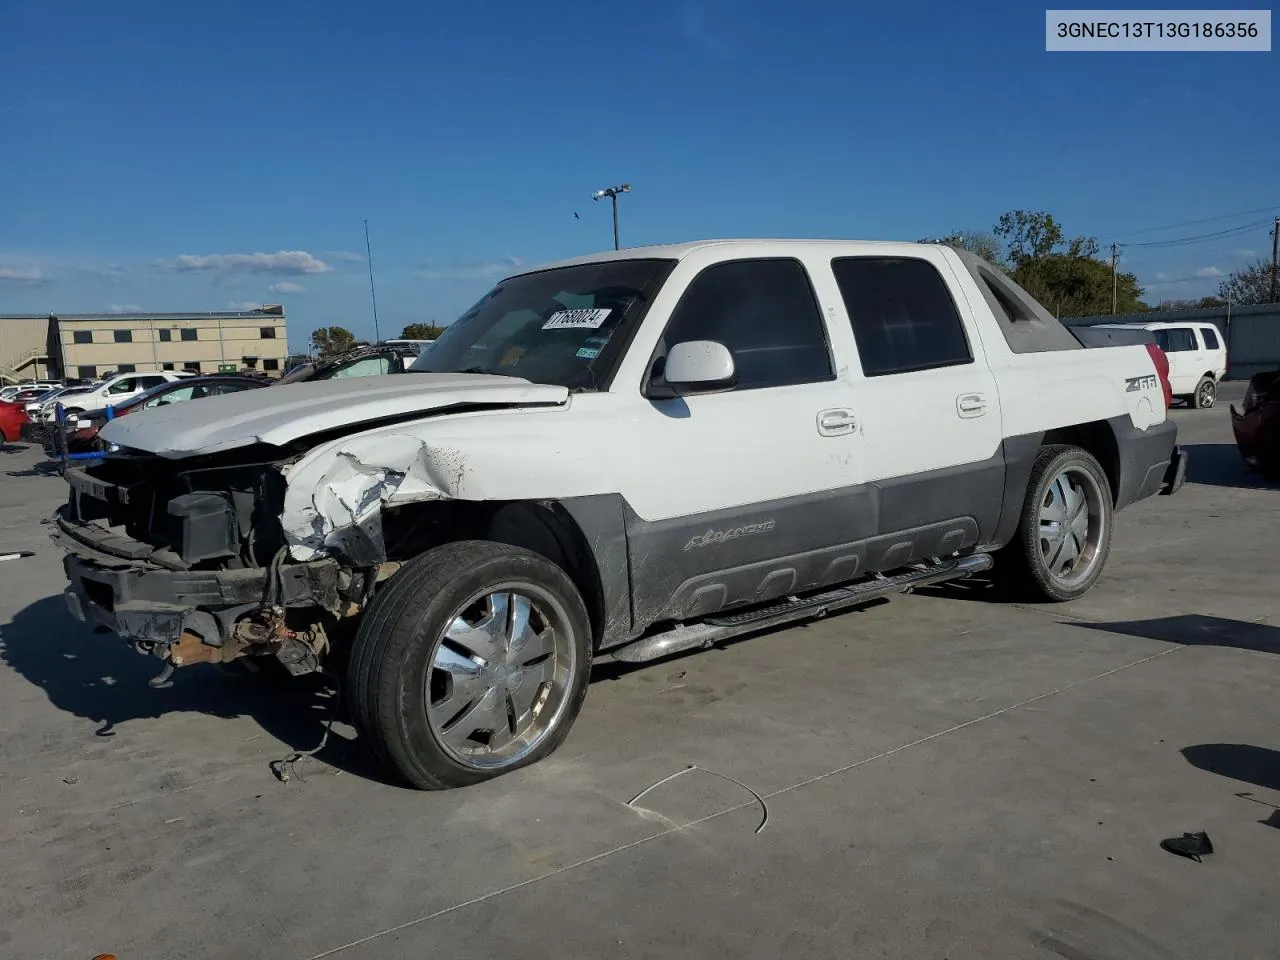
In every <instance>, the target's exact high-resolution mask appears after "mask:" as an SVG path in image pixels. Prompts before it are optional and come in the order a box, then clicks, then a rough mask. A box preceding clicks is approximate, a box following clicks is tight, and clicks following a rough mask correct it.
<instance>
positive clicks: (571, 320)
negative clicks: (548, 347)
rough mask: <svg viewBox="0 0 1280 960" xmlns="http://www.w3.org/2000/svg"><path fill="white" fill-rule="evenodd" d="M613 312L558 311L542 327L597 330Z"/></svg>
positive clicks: (606, 310)
mask: <svg viewBox="0 0 1280 960" xmlns="http://www.w3.org/2000/svg"><path fill="white" fill-rule="evenodd" d="M612 312H613V311H611V310H610V309H608V308H607V307H606V308H605V309H603V310H557V311H556V312H555V313H553V314H552V315H551V316H550V318H548V320H547V322H546V323H544V324H543V325H542V329H543V330H567V329H570V328H572V327H583V328H586V329H588V330H597V329H599V328H600V327H601V326H602V325H603V324H604V322H605V320H607V319H608V318H609V314H610V313H612Z"/></svg>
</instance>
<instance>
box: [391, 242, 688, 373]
mask: <svg viewBox="0 0 1280 960" xmlns="http://www.w3.org/2000/svg"><path fill="white" fill-rule="evenodd" d="M674 265H675V261H672V260H639V259H637V260H608V261H604V262H601V263H586V264H581V265H579V266H573V267H560V268H557V269H555V270H543V271H540V272H538V273H528V274H524V275H522V276H518V277H512V278H511V279H509V280H504V281H503V282H502V283H499V284H498V285H497V286H496V287H494V288H493V289H492V290H490V291H489V292H488V293H487V294H485V295H484V296H483V297H482V298H481V299H480V301H479V302H478V303H477V304H476V305H475V306H473V307H472V308H471V309H470V310H468V311H467V312H466V313H464V314H463V315H462V316H461V317H459V318H458V319H457V320H455V321H454V322H453V323H451V324H450V325H449V326H448V327H446V328H445V331H444V333H442V334H441V335H440V338H439V339H438V340H436V342H435V343H434V344H432V347H431V349H430V350H428V351H426V352H425V353H423V354H422V355H421V356H420V357H418V359H417V360H415V361H414V362H413V365H412V366H411V367H410V368H409V370H410V371H411V372H414V373H494V374H499V375H501V376H507V377H520V378H522V379H525V380H529V381H531V382H533V383H547V384H555V385H557V386H562V387H568V388H569V389H571V390H596V389H599V387H600V385H601V384H602V383H604V382H606V381H607V380H608V377H609V374H610V373H611V372H612V370H613V368H614V366H616V364H617V362H618V359H619V358H620V357H621V355H622V351H623V350H624V349H625V348H626V345H627V341H628V340H629V339H630V335H631V332H632V330H634V328H635V325H636V323H637V322H638V321H639V319H640V317H642V316H643V314H644V311H645V310H646V309H647V308H648V306H649V303H650V302H651V301H652V299H653V296H654V294H655V293H656V292H657V290H658V287H659V286H661V284H662V281H663V280H665V279H666V277H667V274H668V273H670V272H671V268H672V267H673V266H674Z"/></svg>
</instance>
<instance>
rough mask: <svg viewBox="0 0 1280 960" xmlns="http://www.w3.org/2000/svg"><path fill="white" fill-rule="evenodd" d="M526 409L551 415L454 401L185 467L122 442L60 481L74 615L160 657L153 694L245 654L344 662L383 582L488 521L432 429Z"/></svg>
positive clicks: (61, 539)
mask: <svg viewBox="0 0 1280 960" xmlns="http://www.w3.org/2000/svg"><path fill="white" fill-rule="evenodd" d="M555 399H561V398H555ZM528 405H532V406H546V405H548V404H545V403H542V404H540V403H537V402H534V403H532V404H521V403H499V402H492V403H479V404H475V403H453V404H449V405H448V406H447V407H446V408H444V409H436V410H432V411H430V412H427V411H419V412H417V413H415V414H413V415H412V416H408V415H406V416H402V417H400V418H393V419H392V421H391V423H390V424H388V422H387V421H386V420H383V421H381V422H380V423H377V424H370V423H368V422H365V423H356V424H347V425H343V426H341V427H333V428H331V429H329V430H326V431H323V432H321V433H319V434H314V433H313V434H309V435H306V436H303V437H299V438H295V439H291V440H289V441H288V442H283V443H268V442H263V441H262V439H261V438H256V439H255V442H251V443H248V444H245V445H238V446H234V447H233V448H231V449H221V450H216V451H214V452H199V451H194V452H185V453H184V455H180V456H179V455H175V454H176V453H183V451H176V452H175V451H174V450H166V451H161V452H149V451H144V450H140V449H137V448H130V447H127V446H123V445H119V446H118V447H117V449H115V450H114V451H113V452H112V453H111V454H110V455H109V456H107V457H105V458H104V459H103V460H102V461H101V462H97V463H93V464H91V465H84V466H75V467H71V468H69V469H68V470H67V471H66V473H65V479H66V481H67V484H68V497H67V502H66V504H64V505H63V506H62V507H60V508H59V509H58V510H57V511H56V513H55V514H54V516H53V517H52V518H51V519H50V525H51V530H50V532H51V536H52V537H53V539H54V540H55V541H56V542H57V543H58V544H59V546H61V547H62V548H63V550H64V551H65V557H64V566H65V569H66V574H67V580H68V585H67V588H66V591H65V597H66V602H67V606H68V608H69V609H70V611H71V613H72V615H74V616H75V617H76V618H77V619H79V620H81V621H83V622H87V623H92V624H95V625H97V626H99V627H103V628H106V629H107V630H109V631H111V632H114V633H116V634H118V635H119V636H120V637H122V638H123V639H125V640H126V641H128V642H129V643H130V644H132V646H133V647H134V648H135V649H136V650H137V651H138V652H140V653H143V654H147V655H149V656H154V657H156V658H158V659H159V660H160V661H162V664H163V665H162V667H161V670H160V673H159V675H158V676H157V677H156V678H155V679H154V680H153V681H152V684H153V686H164V685H167V684H168V683H169V682H170V675H171V674H172V672H173V670H174V668H177V667H184V666H188V665H191V664H195V663H229V662H231V661H233V660H240V659H243V658H250V660H251V662H252V663H253V664H262V662H263V661H262V659H261V658H269V659H271V660H274V661H277V662H278V663H279V664H281V665H283V667H284V669H285V670H287V671H288V673H290V674H293V675H301V674H306V673H313V672H316V671H320V670H328V669H330V668H333V667H337V666H339V665H340V661H341V659H342V658H341V656H340V655H339V654H341V653H342V651H343V648H344V645H345V643H346V642H347V641H348V640H349V638H350V635H351V633H352V632H353V630H354V626H355V622H356V621H357V620H358V618H359V615H360V613H361V612H362V611H363V610H364V609H365V607H366V606H367V605H368V603H369V600H370V599H371V598H372V596H373V593H374V591H375V590H376V589H377V586H378V584H379V583H380V582H382V581H385V580H386V579H387V578H389V577H390V576H391V575H392V574H394V573H395V571H396V570H397V569H398V568H399V566H400V564H401V562H402V561H403V560H404V559H407V558H409V557H412V556H414V555H415V554H416V553H418V552H420V551H421V550H422V549H425V548H426V547H429V546H431V545H432V544H434V543H437V542H442V541H445V540H448V539H450V538H453V537H456V536H458V533H459V531H460V530H461V531H465V530H467V529H469V528H471V527H472V526H475V525H476V524H478V523H479V522H480V521H479V520H477V519H476V518H477V515H478V514H480V513H483V512H484V511H483V509H482V506H481V505H480V504H479V503H477V502H474V501H472V502H459V501H458V498H459V490H460V488H461V487H463V486H465V484H466V476H467V471H466V469H465V455H464V453H463V452H462V451H461V450H458V449H456V448H455V447H454V446H453V445H450V444H447V443H446V444H434V445H430V444H428V443H427V441H426V440H425V439H423V434H424V433H426V431H427V427H426V426H425V425H426V424H427V423H428V422H429V421H430V420H431V419H432V418H433V416H436V417H438V416H439V415H440V414H456V413H466V412H475V411H484V410H495V409H512V408H513V407H519V406H528ZM550 405H554V402H553V403H552V404H550ZM446 419H447V418H446ZM139 420H140V421H141V418H139ZM397 420H398V423H397ZM437 422H438V420H437ZM370 427H381V429H372V430H370ZM122 429H125V428H122ZM472 492H473V493H474V491H472ZM480 495H481V496H483V493H481V494H480Z"/></svg>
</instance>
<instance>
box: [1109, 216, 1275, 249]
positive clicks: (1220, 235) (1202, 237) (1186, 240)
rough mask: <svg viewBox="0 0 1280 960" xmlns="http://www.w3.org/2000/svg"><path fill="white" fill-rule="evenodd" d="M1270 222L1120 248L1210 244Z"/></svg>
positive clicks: (1126, 245)
mask: <svg viewBox="0 0 1280 960" xmlns="http://www.w3.org/2000/svg"><path fill="white" fill-rule="evenodd" d="M1270 222H1271V221H1270V220H1257V221H1254V222H1253V223H1246V224H1243V225H1241V226H1238V227H1229V228H1227V229H1226V230H1219V231H1217V232H1215V233H1202V234H1199V235H1198V236H1191V237H1172V238H1170V239H1168V240H1148V241H1146V242H1144V243H1122V244H1120V246H1122V247H1148V248H1158V247H1186V246H1190V245H1192V244H1195V243H1210V242H1212V241H1214V240H1222V239H1224V238H1226V237H1234V236H1237V235H1238V234H1241V233H1248V232H1249V231H1250V230H1256V229H1257V228H1258V227H1263V226H1266V225H1267V224H1269V223H1270Z"/></svg>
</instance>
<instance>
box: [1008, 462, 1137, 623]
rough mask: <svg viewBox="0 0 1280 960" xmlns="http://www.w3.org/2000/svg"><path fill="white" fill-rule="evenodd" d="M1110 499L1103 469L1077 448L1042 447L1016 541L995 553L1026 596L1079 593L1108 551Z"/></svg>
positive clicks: (1093, 577) (1073, 595) (1071, 597)
mask: <svg viewBox="0 0 1280 960" xmlns="http://www.w3.org/2000/svg"><path fill="white" fill-rule="evenodd" d="M1113 513H1114V502H1113V499H1112V494H1111V485H1110V483H1109V481H1108V480H1107V475H1106V473H1104V472H1103V469H1102V467H1101V465H1100V464H1099V463H1098V461H1097V460H1096V459H1095V458H1094V457H1093V455H1092V454H1090V453H1088V452H1087V451H1085V450H1082V449H1080V448H1079V447H1072V446H1049V447H1043V448H1041V450H1040V452H1039V454H1038V455H1037V456H1036V460H1035V464H1034V466H1033V467H1032V469H1031V477H1030V480H1029V482H1028V484H1027V494H1026V499H1025V501H1024V502H1023V508H1022V516H1021V519H1020V521H1019V524H1018V531H1017V533H1016V534H1015V536H1014V540H1013V542H1012V543H1010V544H1009V545H1008V546H1007V547H1005V548H1004V549H1003V550H1002V551H1000V554H999V556H998V557H997V569H998V570H999V569H1000V567H1001V566H1003V567H1004V572H1005V573H1007V574H1010V575H1011V576H1010V577H1009V579H1011V580H1012V585H1013V586H1014V587H1015V589H1017V591H1018V592H1019V593H1020V594H1022V595H1023V596H1024V597H1025V598H1026V599H1029V600H1040V601H1044V600H1048V601H1053V602H1062V601H1066V600H1074V599H1076V598H1077V597H1080V596H1083V595H1084V594H1085V593H1087V592H1088V591H1089V589H1090V588H1091V587H1092V586H1093V585H1094V583H1096V582H1097V580H1098V577H1099V576H1101V575H1102V568H1103V566H1104V565H1105V564H1106V560H1107V554H1108V553H1109V552H1110V550H1111V525H1112V517H1113Z"/></svg>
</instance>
